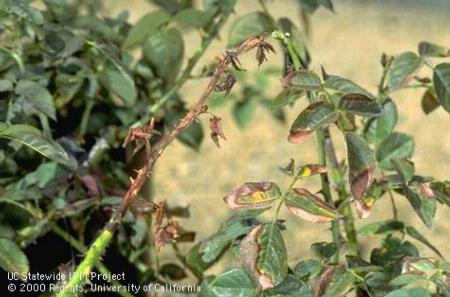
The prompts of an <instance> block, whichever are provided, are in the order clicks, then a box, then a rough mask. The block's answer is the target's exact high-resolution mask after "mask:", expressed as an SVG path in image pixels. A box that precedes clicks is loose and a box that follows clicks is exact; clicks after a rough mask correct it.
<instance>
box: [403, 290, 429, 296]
mask: <svg viewBox="0 0 450 297" xmlns="http://www.w3.org/2000/svg"><path fill="white" fill-rule="evenodd" d="M408 296H409V297H431V294H430V293H429V292H428V291H427V290H426V289H424V288H411V289H408Z"/></svg>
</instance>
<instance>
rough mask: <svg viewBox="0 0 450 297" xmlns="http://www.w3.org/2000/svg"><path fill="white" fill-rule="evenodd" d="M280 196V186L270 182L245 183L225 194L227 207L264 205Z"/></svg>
mask: <svg viewBox="0 0 450 297" xmlns="http://www.w3.org/2000/svg"><path fill="white" fill-rule="evenodd" d="M280 197H281V191H280V188H279V187H278V186H277V185H276V184H274V183H272V182H260V183H254V182H249V183H245V184H243V185H242V186H240V187H239V188H237V189H235V190H233V191H232V192H231V193H230V194H228V195H227V196H225V197H224V198H223V200H224V201H225V203H226V204H227V205H228V207H229V208H232V209H236V208H242V207H249V208H257V207H264V206H267V205H268V204H270V203H272V202H273V201H275V200H277V199H279V198H280Z"/></svg>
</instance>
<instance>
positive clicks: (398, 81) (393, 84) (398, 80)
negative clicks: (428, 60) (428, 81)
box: [387, 52, 422, 91]
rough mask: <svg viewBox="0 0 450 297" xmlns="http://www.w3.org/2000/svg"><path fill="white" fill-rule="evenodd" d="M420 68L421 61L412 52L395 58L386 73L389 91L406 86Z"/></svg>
mask: <svg viewBox="0 0 450 297" xmlns="http://www.w3.org/2000/svg"><path fill="white" fill-rule="evenodd" d="M420 66H422V59H420V58H419V57H418V56H417V55H416V54H415V53H413V52H405V53H402V54H400V55H398V56H397V57H395V58H394V60H393V61H392V64H391V66H390V67H389V69H388V72H387V79H388V80H387V83H388V88H389V90H390V91H394V90H397V89H399V88H401V87H403V86H404V85H406V84H407V83H408V81H409V79H410V78H411V76H412V75H413V74H414V73H415V72H416V71H417V70H418V69H419V68H420Z"/></svg>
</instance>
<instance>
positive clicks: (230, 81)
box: [215, 59, 239, 96]
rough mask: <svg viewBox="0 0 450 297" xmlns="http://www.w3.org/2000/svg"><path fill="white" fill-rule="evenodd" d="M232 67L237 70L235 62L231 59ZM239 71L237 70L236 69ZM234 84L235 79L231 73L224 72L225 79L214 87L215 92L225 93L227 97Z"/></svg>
mask: <svg viewBox="0 0 450 297" xmlns="http://www.w3.org/2000/svg"><path fill="white" fill-rule="evenodd" d="M231 61H232V65H233V66H234V67H235V68H238V66H237V63H236V62H234V61H236V60H234V59H232V60H231ZM238 70H239V68H238ZM235 83H236V78H235V77H234V75H233V74H232V73H231V72H226V74H225V77H224V78H223V79H222V80H221V81H220V82H219V83H218V84H217V85H216V88H215V91H216V92H225V96H228V95H229V94H230V92H231V90H232V89H233V86H234V84H235Z"/></svg>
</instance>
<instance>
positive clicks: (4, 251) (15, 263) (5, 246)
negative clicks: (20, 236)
mask: <svg viewBox="0 0 450 297" xmlns="http://www.w3.org/2000/svg"><path fill="white" fill-rule="evenodd" d="M0 267H2V268H3V269H4V270H6V271H8V272H13V273H17V274H18V275H19V276H21V275H22V274H23V273H28V272H29V271H30V266H29V264H28V258H27V256H26V255H25V254H24V252H22V250H21V249H20V247H19V246H18V245H17V244H15V243H14V242H13V241H11V240H9V239H6V238H0Z"/></svg>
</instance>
